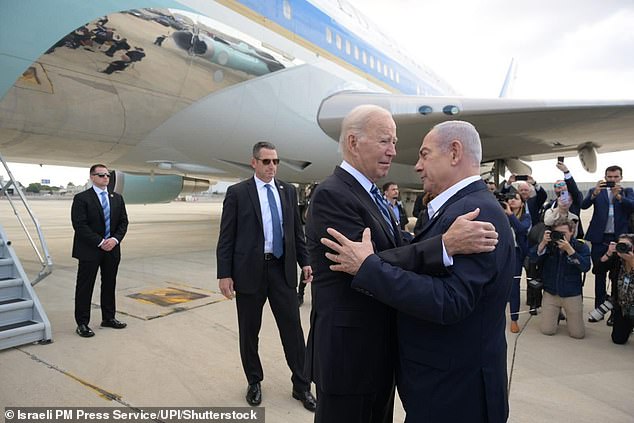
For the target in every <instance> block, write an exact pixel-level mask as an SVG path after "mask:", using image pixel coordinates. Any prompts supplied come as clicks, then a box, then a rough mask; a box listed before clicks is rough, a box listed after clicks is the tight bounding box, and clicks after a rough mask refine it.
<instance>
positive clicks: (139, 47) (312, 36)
mask: <svg viewBox="0 0 634 423" xmlns="http://www.w3.org/2000/svg"><path fill="white" fill-rule="evenodd" d="M465 71H468V70H465ZM503 91H505V90H503ZM363 103H374V104H378V105H381V106H383V107H385V108H387V109H388V110H390V111H391V112H392V113H393V116H394V118H395V120H396V123H397V127H398V132H397V134H398V137H399V143H398V145H397V149H398V156H397V158H396V160H395V163H394V164H393V165H392V168H391V171H390V175H389V178H390V179H391V180H395V181H397V182H398V183H399V184H401V185H403V186H409V187H416V188H419V185H420V181H419V179H418V178H417V176H416V175H415V173H414V171H413V168H412V165H413V164H414V162H415V161H416V158H417V152H418V149H419V147H420V142H421V138H422V136H423V135H424V134H425V133H426V132H427V131H428V130H429V128H430V127H431V126H433V125H434V124H436V123H438V122H441V121H444V120H448V119H462V120H467V121H470V122H472V123H474V124H475V125H476V127H477V128H478V129H479V131H480V133H481V135H482V139H483V146H484V149H483V150H484V151H483V156H484V157H483V162H489V163H496V164H497V171H498V172H500V171H501V170H502V169H503V168H504V166H508V167H510V168H512V169H520V170H521V169H525V168H526V167H525V166H523V164H522V162H521V160H533V159H537V158H544V157H545V156H550V157H554V156H562V155H574V154H579V155H580V157H581V159H582V163H583V164H584V166H585V167H586V169H588V170H590V171H592V170H593V167H594V166H596V151H597V150H598V151H601V152H608V151H617V150H621V149H628V148H631V142H629V136H630V134H632V133H633V130H634V102H632V101H610V102H597V101H575V102H570V101H550V100H544V101H538V100H519V99H508V98H492V99H473V98H463V97H460V96H458V94H457V93H455V92H454V91H453V90H452V89H451V88H450V86H449V85H448V84H447V83H445V82H444V81H443V80H441V79H440V78H439V77H437V76H436V75H435V74H434V73H433V72H432V71H431V70H429V69H427V68H425V67H424V66H422V65H418V64H415V63H414V62H413V61H412V60H410V59H408V57H406V56H405V55H404V54H402V53H401V52H400V51H399V49H398V46H397V45H396V44H395V43H394V42H391V41H390V40H389V39H387V38H386V37H385V36H383V35H382V33H381V31H380V29H379V28H377V27H376V26H375V25H374V24H372V23H371V22H370V21H368V20H367V19H366V18H365V17H364V16H363V14H362V13H360V12H359V11H358V10H356V9H355V8H354V7H352V6H351V5H349V4H347V3H346V2H345V1H344V0H310V1H306V0H271V1H257V0H218V1H212V0H116V1H89V2H86V1H84V0H57V1H49V0H29V1H4V2H2V3H1V4H0V154H2V155H3V157H5V158H6V159H8V160H11V161H21V162H29V163H47V164H59V165H76V166H88V165H90V164H93V163H105V164H107V165H108V166H110V167H111V168H115V169H117V170H122V171H125V172H126V173H121V172H117V178H116V181H115V183H116V185H117V187H116V189H117V191H119V192H123V193H124V194H125V195H126V199H127V200H128V201H129V202H135V201H136V202H152V201H166V200H169V199H171V198H173V197H174V196H175V195H176V194H178V192H179V191H180V190H182V189H184V188H186V187H187V186H191V189H194V190H196V189H198V190H200V189H204V188H206V187H207V186H208V180H209V179H229V178H236V179H241V178H245V177H249V176H251V175H252V169H251V168H250V166H249V162H250V156H251V154H250V152H251V147H252V145H253V144H254V143H255V142H257V141H261V140H266V141H270V142H272V143H274V144H275V145H276V146H277V148H278V154H279V155H280V158H281V160H282V161H281V163H280V167H279V171H278V175H279V177H280V178H282V179H284V180H287V181H291V182H297V183H300V184H308V183H311V182H315V181H319V180H320V179H322V178H324V177H325V176H327V175H328V174H329V173H330V172H331V171H332V169H333V167H334V166H335V165H336V164H338V163H339V161H340V160H341V158H340V155H339V153H338V145H337V141H336V140H337V138H338V132H339V125H340V123H341V119H342V118H343V116H345V114H346V113H347V112H348V111H349V110H350V109H351V108H353V107H354V106H356V105H358V104H363Z"/></svg>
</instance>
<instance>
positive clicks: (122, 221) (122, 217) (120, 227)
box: [111, 195, 128, 243]
mask: <svg viewBox="0 0 634 423" xmlns="http://www.w3.org/2000/svg"><path fill="white" fill-rule="evenodd" d="M114 198H117V199H118V202H119V207H120V210H119V222H118V224H117V230H116V231H115V233H113V234H112V235H111V236H113V237H114V238H116V239H117V241H119V243H121V241H123V238H124V237H125V234H126V233H127V232H128V212H127V211H126V208H125V202H124V201H123V197H122V196H120V195H117V196H116V197H114Z"/></svg>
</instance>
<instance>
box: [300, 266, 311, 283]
mask: <svg viewBox="0 0 634 423" xmlns="http://www.w3.org/2000/svg"><path fill="white" fill-rule="evenodd" d="M302 275H303V276H304V283H311V282H312V281H313V268H312V267H310V266H304V267H302Z"/></svg>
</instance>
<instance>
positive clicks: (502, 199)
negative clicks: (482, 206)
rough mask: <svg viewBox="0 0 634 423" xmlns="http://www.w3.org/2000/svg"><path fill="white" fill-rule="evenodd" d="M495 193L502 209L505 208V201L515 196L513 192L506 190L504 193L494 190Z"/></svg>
mask: <svg viewBox="0 0 634 423" xmlns="http://www.w3.org/2000/svg"><path fill="white" fill-rule="evenodd" d="M494 194H495V198H496V199H497V200H498V202H499V203H500V205H501V206H502V208H503V209H505V210H506V204H505V203H506V202H507V201H509V200H512V199H514V198H515V194H514V193H510V192H507V193H506V194H503V193H501V192H496V193H494Z"/></svg>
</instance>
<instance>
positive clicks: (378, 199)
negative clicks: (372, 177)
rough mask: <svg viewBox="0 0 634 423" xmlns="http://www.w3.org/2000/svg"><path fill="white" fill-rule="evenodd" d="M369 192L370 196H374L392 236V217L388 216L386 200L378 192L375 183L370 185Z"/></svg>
mask: <svg viewBox="0 0 634 423" xmlns="http://www.w3.org/2000/svg"><path fill="white" fill-rule="evenodd" d="M370 193H371V194H372V198H374V202H375V203H376V205H377V206H378V208H379V211H380V212H381V214H382V215H383V219H385V221H386V222H387V227H388V228H390V233H391V234H392V236H394V228H393V227H392V218H391V217H390V211H389V210H388V208H387V202H386V201H385V199H384V198H383V196H382V195H381V194H380V193H379V189H378V188H377V186H376V185H372V188H371V189H370Z"/></svg>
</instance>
